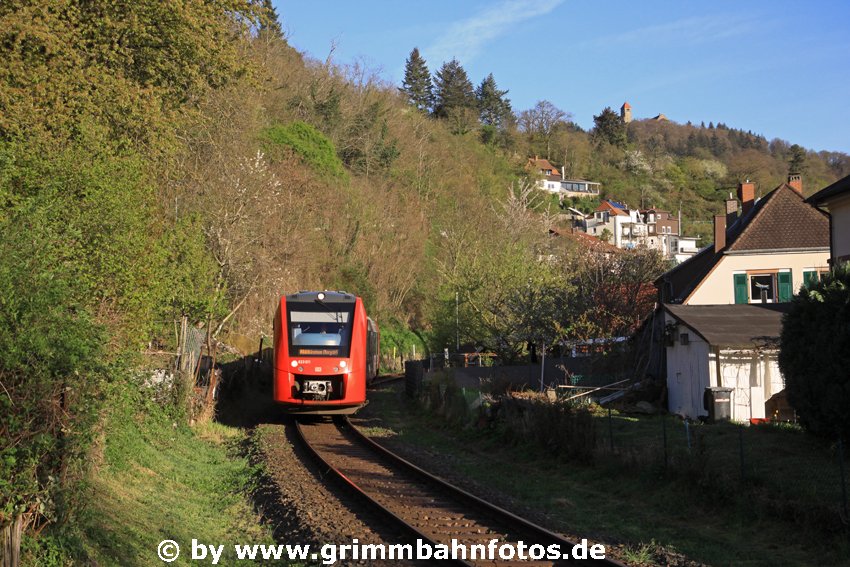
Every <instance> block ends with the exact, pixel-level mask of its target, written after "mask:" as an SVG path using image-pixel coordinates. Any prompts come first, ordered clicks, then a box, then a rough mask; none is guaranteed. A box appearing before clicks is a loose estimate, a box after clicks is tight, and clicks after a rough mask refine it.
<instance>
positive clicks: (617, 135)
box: [592, 106, 626, 148]
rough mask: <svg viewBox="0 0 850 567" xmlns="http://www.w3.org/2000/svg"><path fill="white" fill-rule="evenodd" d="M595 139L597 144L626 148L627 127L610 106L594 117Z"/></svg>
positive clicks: (593, 134)
mask: <svg viewBox="0 0 850 567" xmlns="http://www.w3.org/2000/svg"><path fill="white" fill-rule="evenodd" d="M592 136H593V139H594V140H595V141H596V143H597V144H600V143H608V144H611V145H612V146H616V147H619V148H623V147H625V146H626V125H625V123H623V121H622V120H620V116H619V115H618V114H617V113H616V112H614V111H613V110H611V107H610V106H606V107H605V109H604V110H603V111H602V112H601V113H599V114H598V115H596V116H594V117H593V133H592Z"/></svg>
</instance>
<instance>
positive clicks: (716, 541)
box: [368, 391, 850, 566]
mask: <svg viewBox="0 0 850 567" xmlns="http://www.w3.org/2000/svg"><path fill="white" fill-rule="evenodd" d="M368 412H369V413H371V414H376V415H380V416H381V418H382V419H383V421H384V427H386V428H389V429H392V430H393V431H395V432H396V435H395V436H394V437H393V438H392V440H393V442H402V443H406V444H410V445H414V446H417V447H420V448H423V449H426V450H427V451H428V452H432V453H439V454H442V455H445V456H446V458H448V459H450V461H451V462H452V467H453V469H454V470H453V473H454V474H456V475H457V477H459V478H465V479H469V480H471V481H472V482H474V483H475V484H477V485H478V486H483V487H491V488H494V489H497V490H499V491H501V492H503V493H505V494H508V495H511V496H512V497H513V498H514V499H515V500H516V501H517V502H518V503H520V504H521V505H522V506H525V507H526V508H527V509H529V510H535V511H541V512H544V513H545V514H547V516H548V517H550V518H552V520H553V522H554V527H555V528H556V529H559V530H561V531H563V532H564V533H567V534H570V535H573V536H579V537H589V538H595V539H598V540H601V541H604V542H606V543H608V544H609V545H614V546H617V547H618V548H619V549H620V552H619V553H620V557H621V558H622V559H627V558H628V557H632V559H633V560H635V562H642V563H651V562H649V561H648V560H647V558H646V556H647V555H652V556H653V557H655V561H656V562H659V561H661V562H663V561H664V559H660V558H663V557H664V556H665V554H666V555H668V556H669V554H677V555H678V554H684V555H685V556H687V557H688V558H690V559H692V560H696V561H700V562H704V563H707V564H710V565H736V566H738V565H740V566H751V565H777V564H782V565H812V564H820V565H841V564H848V563H850V561H848V559H847V558H848V557H850V538H848V531H847V530H846V528H843V529H842V528H841V527H840V526H836V528H837V529H836V530H835V531H830V530H824V529H822V527H821V526H813V525H810V524H809V523H808V522H807V521H806V520H805V519H801V518H794V517H791V516H789V515H788V514H787V513H785V514H783V513H782V506H778V507H777V511H776V513H775V514H774V513H771V512H769V511H768V512H766V511H765V510H766V509H765V508H764V507H763V506H762V503H763V501H764V500H765V499H768V500H769V497H766V495H769V494H770V493H771V490H773V489H772V488H770V482H772V481H771V480H770V479H771V478H774V477H776V476H777V475H779V476H780V477H781V474H780V473H778V472H772V473H770V474H766V473H764V471H765V470H769V471H772V470H773V469H774V466H773V465H772V464H770V463H771V462H772V461H771V459H775V460H779V456H781V455H782V454H783V453H784V452H789V453H790V454H792V455H793V456H794V458H795V460H796V462H797V464H798V465H799V466H800V467H803V469H804V470H805V467H809V466H810V467H812V468H813V469H818V468H819V467H820V468H822V467H824V466H827V463H828V461H829V459H828V453H827V455H826V456H824V451H823V447H817V446H816V445H817V443H815V444H814V445H815V446H812V443H811V442H810V440H808V438H807V437H806V436H803V435H801V434H800V433H799V432H796V431H783V430H779V429H777V428H770V427H768V428H750V429H747V430H745V431H744V433H746V434H747V435H746V436H745V451H749V455H750V458H749V460H750V461H751V463H752V464H751V465H750V468H749V469H747V470H748V471H749V473H750V474H751V475H756V473H758V472H759V471H762V474H765V475H766V476H765V477H764V479H763V480H757V479H756V480H753V479H751V480H748V481H747V485H746V486H747V490H745V491H743V492H742V493H741V494H740V495H737V496H733V495H731V494H728V493H723V492H720V491H717V490H715V488H716V487H717V486H720V487H723V486H726V487H727V489H731V487H732V485H730V484H723V483H719V484H717V485H714V486H702V485H700V484H699V483H698V481H697V479H696V478H694V477H691V476H689V475H688V474H687V473H685V474H672V473H671V472H670V470H669V469H668V470H667V471H665V469H664V467H663V456H662V455H663V452H662V449H661V441H660V439H661V436H662V429H661V421H660V419H659V418H658V417H657V416H655V417H641V418H633V417H627V416H616V419H614V420H613V425H614V433H615V449H616V451H619V452H620V454H617V453H615V454H614V455H610V453H608V454H607V456H606V453H607V449H605V450H602V451H601V452H600V457H599V458H598V459H596V462H595V463H594V465H592V466H587V465H577V464H571V463H569V462H563V460H562V459H559V458H557V457H555V456H551V455H547V454H545V452H544V451H541V450H539V449H535V448H534V447H532V446H530V445H529V444H526V445H524V446H505V444H504V443H502V442H501V441H499V438H498V437H497V436H495V435H494V434H493V432H492V431H486V430H481V429H475V428H453V427H449V426H446V425H444V424H442V423H440V422H438V421H435V420H436V418H434V417H432V416H429V415H427V414H425V413H424V412H422V411H419V410H416V409H414V408H411V407H410V406H409V405H408V404H406V403H405V402H404V400H402V399H401V398H400V397H399V396H398V394H396V393H393V392H392V391H378V392H374V393H373V394H372V400H371V403H370V405H369V406H368ZM598 419H599V421H598V423H597V437H598V439H597V440H598V443H599V444H600V446H603V445H604V446H606V447H607V444H608V438H607V434H608V430H607V416H604V415H600V416H599V417H598ZM668 419H669V421H668V422H667V424H668V429H667V434H668V451H669V453H668V455H669V457H670V458H671V464H670V465H669V466H670V467H672V466H674V464H675V462H676V461H675V459H676V458H681V452H682V451H685V452H686V451H687V449H686V438H685V436H684V432H683V426H682V424H681V423H680V422H676V421H675V420H673V419H672V418H668ZM675 423H678V426H674V424H675ZM700 433H702V434H703V435H704V437H705V445H706V446H709V447H711V446H714V447H715V448H717V447H724V450H723V451H719V452H718V453H717V455H718V457H717V459H718V460H719V459H721V458H722V459H733V461H734V457H735V456H737V455H738V445H737V439H738V434H737V428H736V427H734V426H723V427H717V428H711V427H709V426H705V427H704V428H703V429H702V430H700ZM676 436H680V437H681V439H677V438H676ZM802 438H805V439H802ZM733 441H734V443H733ZM798 443H799V444H800V445H799V446H798V445H797V444H798ZM807 444H808V445H807ZM683 446H684V447H685V448H684V449H683V448H682V447H683ZM729 446H731V449H730V450H725V449H726V448H728V447H729ZM748 447H749V449H748ZM804 447H808V449H805V450H804ZM627 449H628V450H627ZM732 449H733V450H732ZM623 453H625V455H624V454H623ZM707 454H708V455H709V456H710V455H711V451H709V452H708V453H707ZM745 455H746V453H745ZM745 458H746V457H745ZM786 461H788V459H786ZM708 462H709V463H710V466H712V467H715V466H720V467H721V469H724V470H729V473H728V474H729V476H728V478H725V479H724V482H731V483H734V484H737V483H738V482H739V472H738V471H740V466H737V467H735V466H733V465H732V462H731V461H730V462H723V461H720V462H718V463H714V462H712V461H710V460H709V461H708ZM757 463H758V464H757ZM426 466H427V463H426ZM787 466H789V467H791V466H793V463H789V464H788V465H787ZM831 470H832V469H828V470H827V471H825V470H821V471H820V473H819V474H818V478H822V477H824V475H828V472H829V471H831ZM736 474H737V475H738V476H736ZM800 475H803V476H804V475H805V473H800ZM836 475H837V473H836ZM783 478H786V483H791V484H793V483H799V482H802V479H800V478H798V477H796V476H793V475H790V474H789V475H788V476H787V477H783ZM834 484H836V485H837V483H834ZM779 558H781V559H779Z"/></svg>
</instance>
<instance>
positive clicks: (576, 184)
mask: <svg viewBox="0 0 850 567" xmlns="http://www.w3.org/2000/svg"><path fill="white" fill-rule="evenodd" d="M525 168H526V170H528V171H529V172H531V173H534V174H535V175H539V176H540V179H538V181H537V186H538V187H539V188H540V189H543V190H544V191H548V192H549V193H556V194H558V195H559V196H560V197H561V198H562V199H563V198H565V197H594V196H596V195H599V191H600V188H601V187H602V184H601V183H597V182H596V181H588V180H587V179H577V178H576V179H568V178H567V176H566V171H565V169H564V168H563V167H561V169H560V170H558V168H557V167H555V166H554V165H552V163H551V162H550V161H549V160H548V159H545V158H540V157H537V156H535V157H533V158H528V163H527V164H526V165H525Z"/></svg>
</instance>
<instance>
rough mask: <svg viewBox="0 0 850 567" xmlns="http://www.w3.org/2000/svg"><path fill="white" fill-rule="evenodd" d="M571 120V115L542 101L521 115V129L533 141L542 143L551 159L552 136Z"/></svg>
mask: <svg viewBox="0 0 850 567" xmlns="http://www.w3.org/2000/svg"><path fill="white" fill-rule="evenodd" d="M570 118H571V116H570V114H569V113H567V112H564V111H563V110H561V109H560V108H558V107H557V106H555V105H554V104H552V103H551V102H549V101H548V100H540V101H538V102H537V104H535V105H534V108H531V109H529V110H524V111H522V112H521V113H520V115H519V128H520V130H521V131H522V132H524V133H526V134H528V136H529V138H530V139H531V141H532V144H533V143H534V142H535V141H538V142H542V143H543V144H545V147H546V159H549V158H550V157H551V156H550V153H551V151H552V134H553V133H554V131H555V128H556V127H557V126H558V125H559V124H562V123H564V122H565V121H566V120H569V119H570Z"/></svg>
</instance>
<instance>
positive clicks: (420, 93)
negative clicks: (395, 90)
mask: <svg viewBox="0 0 850 567" xmlns="http://www.w3.org/2000/svg"><path fill="white" fill-rule="evenodd" d="M401 85H402V86H401V88H400V89H399V90H400V91H401V92H403V93H404V94H405V95H406V96H407V102H408V103H410V104H411V105H412V106H415V107H416V108H418V109H419V110H422V111H424V112H428V111H429V110H430V109H431V107H432V106H433V104H434V95H433V90H432V86H431V73H429V72H428V65H427V64H426V63H425V59H423V58H422V56H421V55H419V48H417V47H414V48H413V51H411V52H410V57H408V59H407V62H406V63H405V64H404V81H403V82H402V84H401Z"/></svg>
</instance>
